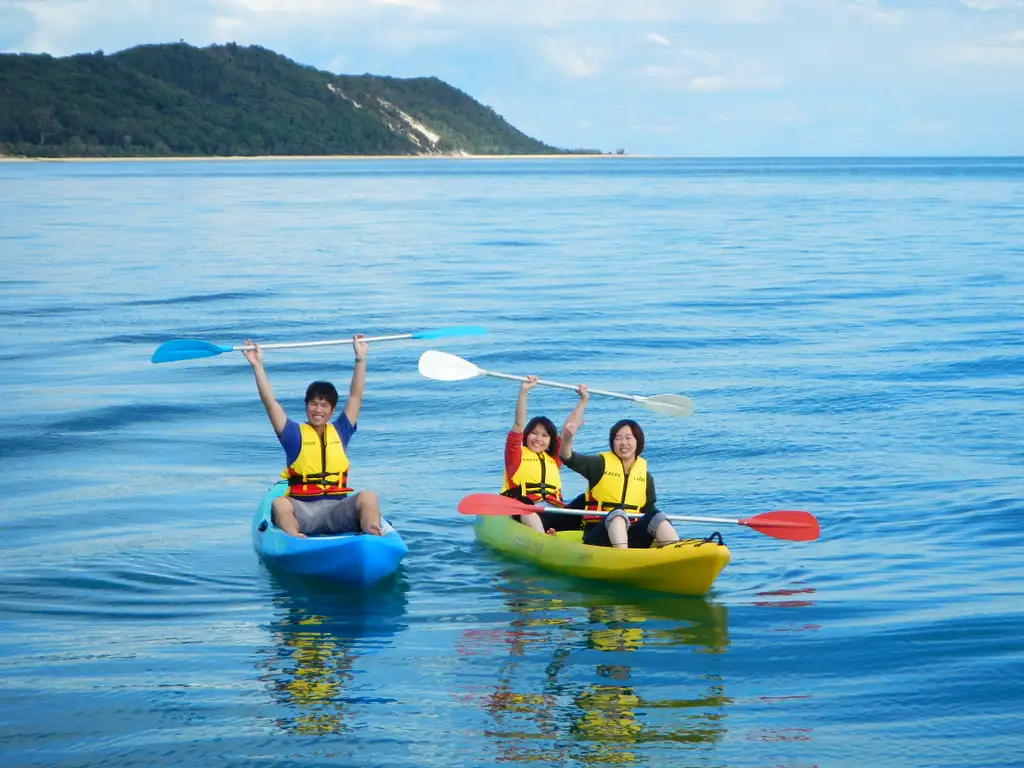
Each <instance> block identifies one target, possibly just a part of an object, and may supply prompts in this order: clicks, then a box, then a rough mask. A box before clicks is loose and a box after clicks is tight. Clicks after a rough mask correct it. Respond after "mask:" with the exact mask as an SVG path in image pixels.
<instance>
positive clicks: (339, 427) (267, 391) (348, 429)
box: [242, 333, 386, 537]
mask: <svg viewBox="0 0 1024 768" xmlns="http://www.w3.org/2000/svg"><path fill="white" fill-rule="evenodd" d="M362 338H363V334H361V333H357V334H356V335H355V336H353V337H352V349H353V351H354V352H355V359H354V366H353V370H352V382H351V384H350V385H349V393H348V399H347V400H346V401H345V407H344V408H343V409H342V412H341V414H340V415H339V416H338V418H337V419H335V420H334V421H333V422H332V421H331V416H332V415H333V414H334V409H335V407H336V406H337V403H338V391H337V390H336V389H335V388H334V385H333V384H331V383H330V382H329V381H314V382H313V383H312V384H310V385H309V387H308V388H307V389H306V423H305V424H298V423H297V422H295V421H292V420H291V419H289V418H288V416H287V415H286V414H285V412H284V409H283V408H282V407H281V405H280V404H279V403H278V402H277V400H275V399H274V393H273V390H272V389H271V387H270V381H269V379H268V378H267V374H266V371H264V369H263V350H261V349H260V348H259V346H258V345H256V344H253V342H252V341H249V340H246V342H245V343H246V345H247V346H249V345H251V346H254V347H255V349H248V350H243V352H242V354H244V355H245V359H246V360H248V361H249V364H250V365H251V366H252V371H253V375H254V376H255V377H256V389H257V390H258V391H259V395H260V400H261V401H262V402H263V407H264V408H266V409H267V416H269V417H270V424H271V426H273V428H274V432H275V433H277V438H278V440H279V441H280V442H281V447H282V448H284V452H285V461H286V468H285V471H284V472H283V473H282V477H284V478H286V479H287V480H288V492H287V493H286V495H284V496H280V497H278V498H276V499H274V502H273V505H272V507H271V512H272V515H273V520H274V524H275V525H276V526H277V527H278V528H280V529H281V530H282V531H284V532H285V533H288V534H291V535H292V536H299V537H305V536H307V535H309V534H334V533H355V532H357V531H363V532H364V533H370V534H374V535H376V536H380V535H381V534H382V533H383V531H382V528H381V519H380V505H379V502H378V499H377V494H376V493H374V492H373V491H359V492H358V493H352V489H351V488H349V487H348V486H347V480H348V468H349V461H348V456H347V454H346V453H345V448H346V447H347V446H348V441H349V438H351V437H352V434H353V433H354V432H355V431H356V419H357V417H358V416H359V407H360V405H361V404H362V401H363V390H364V388H365V386H366V353H367V350H368V348H369V345H368V344H367V343H366V342H365V341H363V340H362ZM385 525H386V523H385Z"/></svg>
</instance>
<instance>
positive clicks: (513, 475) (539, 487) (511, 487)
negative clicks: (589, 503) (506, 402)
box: [501, 376, 589, 533]
mask: <svg viewBox="0 0 1024 768" xmlns="http://www.w3.org/2000/svg"><path fill="white" fill-rule="evenodd" d="M535 386H537V377H536V376H527V377H526V381H524V382H523V383H522V384H520V385H519V396H518V397H517V398H516V412H515V421H514V422H513V424H512V429H511V430H509V433H508V435H507V436H506V437H505V472H504V477H503V482H502V486H501V492H502V494H503V495H505V496H510V497H512V498H513V499H519V500H520V501H521V502H523V503H524V504H543V505H545V506H550V507H564V506H565V502H564V501H563V500H562V479H561V476H560V475H559V471H558V470H559V467H561V465H562V461H561V459H559V458H558V448H559V441H558V433H557V432H556V430H555V425H554V424H553V423H552V421H551V419H549V418H548V417H547V416H534V417H533V418H532V419H530V421H529V423H526V398H527V395H528V393H529V391H530V390H531V389H533V388H534V387H535ZM577 393H578V394H579V396H580V400H579V403H578V404H577V405H576V408H575V409H574V410H573V412H572V414H571V415H570V416H569V418H570V419H573V420H576V421H579V420H580V419H582V418H583V408H584V407H585V406H586V403H587V398H588V397H589V394H588V393H587V388H586V386H585V385H582V384H581V385H580V388H579V389H578V390H577ZM524 425H525V426H524ZM516 519H517V520H519V522H521V523H523V524H524V525H527V526H529V527H530V528H533V529H534V530H535V531H537V532H538V533H544V532H545V531H548V532H550V533H553V532H554V531H564V530H572V529H577V530H578V529H579V528H580V524H581V520H580V518H579V517H576V516H574V515H560V514H558V513H557V512H542V513H539V514H538V513H536V512H530V513H528V514H525V515H517V516H516Z"/></svg>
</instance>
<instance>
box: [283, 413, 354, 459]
mask: <svg viewBox="0 0 1024 768" xmlns="http://www.w3.org/2000/svg"><path fill="white" fill-rule="evenodd" d="M334 428H335V429H336V430H338V437H340V438H341V445H342V447H344V448H348V441H349V438H350V437H352V433H353V432H355V431H356V425H355V424H352V423H350V422H349V420H348V416H346V415H345V412H344V411H342V412H341V415H340V416H338V418H336V419H335V420H334ZM277 439H278V440H280V441H281V447H282V448H284V455H285V466H286V467H290V466H291V465H292V464H294V463H295V460H296V459H297V458H299V451H301V450H302V432H300V431H299V423H298V422H297V421H292V420H291V419H288V421H286V422H285V423H284V429H282V430H281V434H279V435H278V436H277Z"/></svg>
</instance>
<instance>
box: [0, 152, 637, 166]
mask: <svg viewBox="0 0 1024 768" xmlns="http://www.w3.org/2000/svg"><path fill="white" fill-rule="evenodd" d="M596 157H605V158H622V157H638V156H637V155H625V154H623V155H618V154H614V155H613V154H608V155H606V154H579V153H568V152H567V153H564V154H555V153H551V154H542V155H223V156H221V155H191V156H168V157H164V156H153V157H15V156H11V155H0V163H109V162H113V163H139V162H192V161H203V162H206V161H210V160H229V161H233V162H236V161H242V160H261V161H263V160H536V159H551V158H590V159H593V158H596Z"/></svg>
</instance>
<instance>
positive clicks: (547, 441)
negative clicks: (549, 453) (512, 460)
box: [525, 424, 551, 453]
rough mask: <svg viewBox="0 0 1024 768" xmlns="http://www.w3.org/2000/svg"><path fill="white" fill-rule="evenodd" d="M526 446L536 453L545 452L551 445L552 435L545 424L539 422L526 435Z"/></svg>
mask: <svg viewBox="0 0 1024 768" xmlns="http://www.w3.org/2000/svg"><path fill="white" fill-rule="evenodd" d="M525 442H526V447H527V448H529V449H530V450H531V451H533V452H534V453H544V451H546V450H547V449H548V447H549V446H550V445H551V435H549V434H548V431H547V430H546V429H544V427H543V425H541V424H537V425H536V426H534V428H533V429H531V430H530V433H529V434H528V435H527V436H526V441H525Z"/></svg>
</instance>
